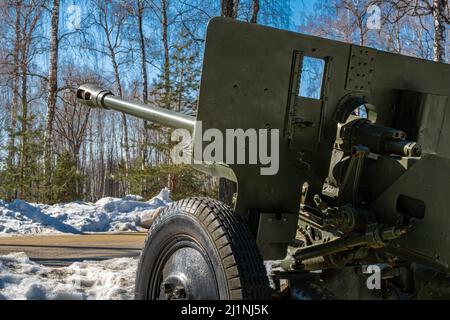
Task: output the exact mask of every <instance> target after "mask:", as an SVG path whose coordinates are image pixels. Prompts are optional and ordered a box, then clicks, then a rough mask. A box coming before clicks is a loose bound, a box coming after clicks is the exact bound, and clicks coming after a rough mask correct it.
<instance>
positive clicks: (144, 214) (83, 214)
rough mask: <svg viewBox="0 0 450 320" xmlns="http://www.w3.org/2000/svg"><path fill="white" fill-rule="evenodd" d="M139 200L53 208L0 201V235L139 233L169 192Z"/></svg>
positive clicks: (107, 200)
mask: <svg viewBox="0 0 450 320" xmlns="http://www.w3.org/2000/svg"><path fill="white" fill-rule="evenodd" d="M142 200H143V198H142V197H141V196H137V195H127V196H126V197H124V198H112V197H106V198H102V199H100V200H98V201H97V202H96V203H89V202H82V201H74V202H69V203H59V204H55V205H45V204H36V203H28V202H26V201H23V200H19V199H16V200H14V201H13V202H11V203H6V202H5V201H2V200H0V235H17V234H22V235H36V234H55V233H72V234H79V233H82V232H111V231H139V230H142V228H141V221H142V220H149V219H150V220H151V219H152V217H153V216H154V215H155V214H156V213H157V212H159V211H160V208H162V207H164V206H166V205H167V204H169V203H170V202H171V200H170V192H169V190H168V189H167V188H164V189H162V190H161V192H160V193H159V194H158V195H157V196H155V197H153V198H152V199H150V200H149V201H146V202H144V201H142Z"/></svg>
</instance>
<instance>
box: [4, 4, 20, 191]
mask: <svg viewBox="0 0 450 320" xmlns="http://www.w3.org/2000/svg"><path fill="white" fill-rule="evenodd" d="M21 7H22V2H21V1H20V0H19V1H16V3H15V9H16V21H15V24H14V27H15V28H14V29H15V36H16V39H15V43H14V52H13V61H14V62H13V63H14V67H13V87H12V90H13V96H12V106H11V122H10V125H9V140H8V157H7V167H8V171H10V172H12V171H13V170H14V165H15V162H14V157H15V146H16V137H15V135H16V129H17V108H18V103H17V102H18V99H19V52H20V41H21V34H20V12H21ZM13 193H15V192H13ZM13 196H14V195H11V198H12V197H13Z"/></svg>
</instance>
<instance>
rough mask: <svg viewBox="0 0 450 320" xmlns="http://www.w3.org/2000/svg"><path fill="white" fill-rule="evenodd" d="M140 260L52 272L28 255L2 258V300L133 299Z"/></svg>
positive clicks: (96, 263) (88, 264)
mask: <svg viewBox="0 0 450 320" xmlns="http://www.w3.org/2000/svg"><path fill="white" fill-rule="evenodd" d="M137 262H138V260H137V259H135V258H117V259H110V260H104V261H83V262H76V263H74V264H72V265H70V266H68V267H64V268H51V267H46V266H43V265H40V264H37V263H35V262H33V261H30V259H28V257H27V256H26V255H25V253H11V254H8V255H4V256H0V300H1V299H20V300H23V299H39V300H43V299H64V300H67V299H88V300H91V299H92V300H94V299H95V300H122V299H133V290H134V279H135V273H136V268H137Z"/></svg>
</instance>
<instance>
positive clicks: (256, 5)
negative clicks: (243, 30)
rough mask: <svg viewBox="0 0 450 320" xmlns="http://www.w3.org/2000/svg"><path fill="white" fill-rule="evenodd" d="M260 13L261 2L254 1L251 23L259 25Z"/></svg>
mask: <svg viewBox="0 0 450 320" xmlns="http://www.w3.org/2000/svg"><path fill="white" fill-rule="evenodd" d="M258 12H259V0H253V1H252V18H251V19H250V22H251V23H258Z"/></svg>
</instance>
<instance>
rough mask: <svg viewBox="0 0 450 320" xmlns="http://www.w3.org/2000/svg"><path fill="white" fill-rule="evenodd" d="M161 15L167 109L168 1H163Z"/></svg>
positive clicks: (168, 81) (168, 91)
mask: <svg viewBox="0 0 450 320" xmlns="http://www.w3.org/2000/svg"><path fill="white" fill-rule="evenodd" d="M161 14H162V29H163V34H162V41H163V47H164V91H165V92H164V93H165V107H166V108H168V109H169V108H170V61H169V59H170V57H169V39H168V35H167V30H168V22H167V0H161Z"/></svg>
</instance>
